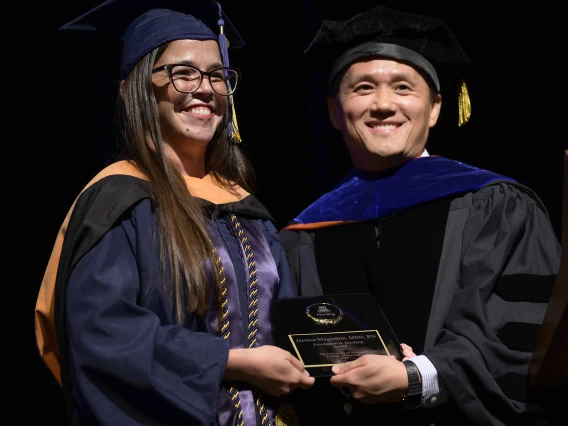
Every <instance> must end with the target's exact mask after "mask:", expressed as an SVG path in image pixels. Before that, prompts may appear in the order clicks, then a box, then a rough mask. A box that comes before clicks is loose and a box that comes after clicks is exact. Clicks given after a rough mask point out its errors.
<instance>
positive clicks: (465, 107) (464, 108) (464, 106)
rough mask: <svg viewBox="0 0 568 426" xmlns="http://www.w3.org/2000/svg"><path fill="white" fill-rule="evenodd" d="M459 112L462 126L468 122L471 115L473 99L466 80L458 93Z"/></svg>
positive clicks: (459, 122) (459, 120)
mask: <svg viewBox="0 0 568 426" xmlns="http://www.w3.org/2000/svg"><path fill="white" fill-rule="evenodd" d="M458 113H459V117H458V126H462V125H464V124H465V123H467V122H468V121H469V118H470V117H471V100H470V99H469V93H468V91H467V86H466V85H465V81H463V82H462V84H461V86H460V91H459V94H458Z"/></svg>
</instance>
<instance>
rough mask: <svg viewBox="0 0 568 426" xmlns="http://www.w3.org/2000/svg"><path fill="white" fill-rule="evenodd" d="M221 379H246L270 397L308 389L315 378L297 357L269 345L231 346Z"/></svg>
mask: <svg viewBox="0 0 568 426" xmlns="http://www.w3.org/2000/svg"><path fill="white" fill-rule="evenodd" d="M223 379H225V380H242V381H246V382H248V383H250V384H251V385H253V386H254V387H256V388H258V389H260V390H261V391H263V392H265V393H267V394H270V395H273V396H280V395H283V394H287V393H290V392H292V391H293V390H295V389H297V388H303V389H309V388H311V387H312V386H313V384H314V381H315V378H313V377H310V374H309V373H308V371H307V370H306V369H305V368H304V365H303V364H302V363H301V362H300V360H298V358H296V357H295V356H293V355H292V354H291V353H290V352H288V351H285V350H284V349H281V348H278V347H276V346H271V345H265V346H260V347H258V348H250V349H230V350H229V360H228V361H227V369H226V370H225V375H224V376H223Z"/></svg>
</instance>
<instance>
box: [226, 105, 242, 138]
mask: <svg viewBox="0 0 568 426" xmlns="http://www.w3.org/2000/svg"><path fill="white" fill-rule="evenodd" d="M229 102H230V103H231V107H232V111H231V112H232V114H231V122H230V123H229V131H230V132H231V137H232V138H233V141H234V142H235V143H241V142H242V141H243V140H242V139H241V134H240V133H239V125H238V124H237V113H236V112H235V100H234V99H233V95H231V97H230V99H229Z"/></svg>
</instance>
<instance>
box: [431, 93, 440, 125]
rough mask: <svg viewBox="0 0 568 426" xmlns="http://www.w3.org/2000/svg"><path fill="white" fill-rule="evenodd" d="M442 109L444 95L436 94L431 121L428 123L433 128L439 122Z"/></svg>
mask: <svg viewBox="0 0 568 426" xmlns="http://www.w3.org/2000/svg"><path fill="white" fill-rule="evenodd" d="M441 109H442V95H440V94H439V93H438V94H437V95H436V96H434V101H433V102H432V110H431V111H430V121H429V123H428V125H429V127H430V128H432V127H434V126H435V125H436V123H437V122H438V117H439V116H440V110H441Z"/></svg>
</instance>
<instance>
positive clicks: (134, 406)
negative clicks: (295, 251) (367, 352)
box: [36, 0, 314, 425]
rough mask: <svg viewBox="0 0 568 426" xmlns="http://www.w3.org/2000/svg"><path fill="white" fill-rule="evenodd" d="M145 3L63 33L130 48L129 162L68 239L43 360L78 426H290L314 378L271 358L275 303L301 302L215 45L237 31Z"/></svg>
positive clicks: (201, 9) (46, 293)
mask: <svg viewBox="0 0 568 426" xmlns="http://www.w3.org/2000/svg"><path fill="white" fill-rule="evenodd" d="M147 3H148V2H128V1H117V0H110V1H107V2H105V3H104V4H103V5H101V6H99V7H98V8H96V9H94V10H93V11H91V12H89V13H87V14H85V15H83V16H82V17H80V18H78V19H77V20H75V21H73V22H71V23H69V24H67V25H66V26H64V27H62V29H65V30H71V31H70V34H71V35H72V36H73V31H75V32H76V33H78V32H80V31H82V30H83V29H84V28H87V27H88V28H90V29H91V30H92V28H93V27H96V28H97V31H100V32H104V31H106V32H107V33H109V32H111V31H115V32H116V33H117V37H116V38H117V39H118V36H119V34H118V33H119V32H120V35H121V38H122V41H123V43H124V46H123V50H122V57H121V67H120V69H121V75H120V80H121V83H120V94H119V97H118V112H119V117H120V126H121V127H120V128H119V130H120V133H121V135H122V136H123V140H124V146H125V151H124V155H125V157H124V159H123V160H120V161H117V162H115V163H114V164H111V165H110V166H108V167H106V168H105V169H103V170H102V171H101V172H100V173H99V174H98V175H97V176H95V177H94V178H93V179H92V181H91V182H90V183H89V184H88V185H87V186H86V188H85V189H84V190H83V191H82V193H81V194H80V196H79V197H78V198H77V200H76V202H75V203H74V205H73V206H72V208H71V210H70V211H69V214H68V215H67V218H66V219H65V221H64V223H63V226H62V227H61V230H60V233H59V236H58V239H57V241H56V244H55V247H54V249H53V253H52V256H51V259H50V261H49V264H48V268H47V270H46V273H45V276H44V280H43V282H42V286H41V289H40V294H39V297H38V301H37V306H36V336H37V340H38V348H39V351H40V354H41V356H42V357H43V360H44V361H45V363H46V364H47V365H48V367H49V368H50V370H51V371H52V372H53V374H54V375H55V377H56V378H57V379H58V380H59V382H60V384H61V385H62V388H63V391H64V395H65V398H66V406H67V409H68V413H67V414H68V416H69V421H70V423H71V424H73V425H86V424H89V425H92V424H97V425H118V424H120V425H142V424H144V425H148V424H152V425H157V424H160V425H162V424H164V425H165V424H171V425H174V424H175V425H181V424H184V425H216V424H219V425H236V424H244V425H256V424H259V425H260V424H262V425H265V424H274V423H275V422H276V421H287V424H292V423H290V422H291V419H293V416H294V413H293V408H292V407H291V406H290V405H289V404H283V403H282V402H283V401H284V399H283V398H280V397H281V396H283V395H285V394H288V393H289V392H291V391H293V390H294V389H296V388H298V387H301V388H309V387H311V386H312V385H313V382H314V378H313V377H310V376H309V374H308V373H307V371H306V370H305V369H304V367H303V365H302V363H301V362H300V361H299V360H298V359H297V358H295V357H294V356H293V355H292V354H290V353H289V352H287V351H284V350H282V349H280V348H278V347H276V346H273V345H272V343H273V338H272V332H271V309H272V306H273V303H274V301H275V299H276V298H278V297H289V296H293V295H295V288H294V285H293V281H292V276H291V274H290V271H289V267H288V264H287V263H286V261H285V256H284V252H283V249H282V247H281V244H280V240H279V238H278V236H277V232H276V228H275V226H274V224H273V221H272V218H271V216H270V214H269V213H268V212H267V211H266V209H265V208H264V207H263V206H262V204H261V203H260V202H259V201H258V200H257V199H256V198H255V197H254V196H253V195H251V194H250V192H249V191H250V186H249V184H248V182H249V178H250V176H251V174H252V173H251V169H250V166H249V163H248V162H247V160H246V158H245V156H244V155H243V154H242V152H241V151H240V148H239V146H238V144H237V141H235V135H237V133H236V126H234V124H235V122H234V121H231V117H232V118H233V119H234V116H232V114H231V102H230V101H231V95H232V93H233V92H234V90H235V89H236V88H237V87H238V78H239V71H238V70H237V69H234V68H231V67H229V65H228V60H227V55H226V45H227V43H226V40H225V38H224V37H225V36H224V32H223V31H221V35H220V36H217V35H216V33H215V32H214V31H213V30H212V28H215V25H217V24H219V25H221V26H223V24H224V20H225V21H226V17H225V15H224V14H223V13H222V12H221V10H220V6H218V5H217V4H216V3H215V2H212V3H211V4H209V2H204V1H202V2H197V1H193V2H183V1H181V0H180V1H175V2H163V1H162V2H159V5H160V6H159V7H164V5H165V4H168V5H169V7H170V8H169V9H156V8H154V9H152V8H151V7H147V6H142V8H141V6H140V5H141V4H147ZM156 3H157V2H156ZM150 4H151V2H150ZM211 6H213V7H211ZM117 16H118V17H119V18H117ZM109 17H113V19H112V20H109V19H108V18H109ZM120 19H123V20H126V21H128V22H129V24H130V25H129V26H128V28H127V29H126V31H125V32H124V33H123V34H122V30H120V31H118V30H117V27H120V24H119V21H120ZM109 22H111V23H109ZM211 22H213V23H214V25H212V24H211ZM109 25H112V28H111V29H109V28H108V26H109ZM222 29H223V28H222ZM225 30H227V31H228V33H232V34H233V35H237V36H238V34H237V33H236V31H235V30H234V28H232V27H231V26H230V25H229V28H226V29H225ZM101 39H105V37H101ZM237 41H238V39H237ZM229 124H232V126H229ZM231 130H232V131H233V132H232V133H231Z"/></svg>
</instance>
